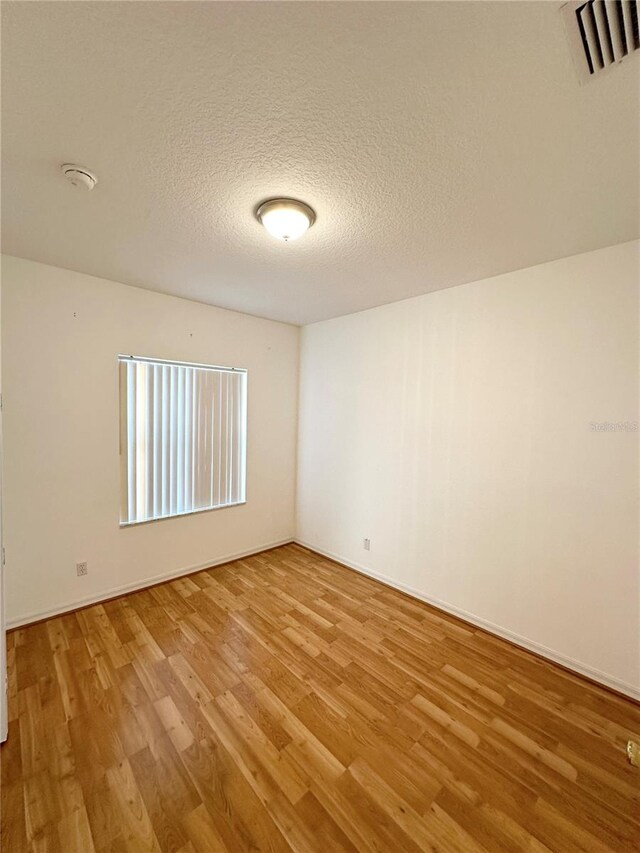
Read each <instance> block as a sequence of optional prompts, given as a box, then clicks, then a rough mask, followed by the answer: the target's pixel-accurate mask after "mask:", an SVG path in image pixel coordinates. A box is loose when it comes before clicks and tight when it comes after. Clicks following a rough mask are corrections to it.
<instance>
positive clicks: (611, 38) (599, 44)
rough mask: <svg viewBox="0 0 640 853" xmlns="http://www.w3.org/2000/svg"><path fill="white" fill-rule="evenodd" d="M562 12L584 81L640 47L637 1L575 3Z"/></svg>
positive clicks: (607, 0)
mask: <svg viewBox="0 0 640 853" xmlns="http://www.w3.org/2000/svg"><path fill="white" fill-rule="evenodd" d="M562 11H563V14H564V16H565V24H566V26H567V33H568V35H569V40H570V42H571V45H572V48H573V54H574V59H575V63H576V67H577V69H578V74H579V76H580V79H581V80H582V81H585V80H588V79H590V78H591V77H593V75H595V74H598V73H600V72H601V71H604V70H606V69H607V68H609V67H611V66H612V65H615V64H616V63H617V62H621V61H622V60H623V59H625V58H626V57H627V56H630V55H631V54H632V53H634V51H637V50H638V48H640V33H639V31H638V3H637V0H587V2H586V3H585V2H578V3H573V2H572V3H567V4H566V5H565V6H564V7H563V9H562Z"/></svg>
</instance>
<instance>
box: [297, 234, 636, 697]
mask: <svg viewBox="0 0 640 853" xmlns="http://www.w3.org/2000/svg"><path fill="white" fill-rule="evenodd" d="M638 245H639V244H638V243H637V242H631V243H625V244H622V245H618V246H613V247H610V248H607V249H602V250H598V251H594V252H589V253H587V254H583V255H576V256H574V257H570V258H566V259H563V260H559V261H553V262H551V263H547V264H543V265H541V266H537V267H532V268H530V269H524V270H520V271H518V272H513V273H509V274H507V275H502V276H497V277H495V278H490V279H486V280H484V281H479V282H475V283H473V284H469V285H464V286H461V287H456V288H453V289H450V290H443V291H440V292H437V293H430V294H427V295H426V296H422V297H418V298H415V299H410V300H407V301H404V302H397V303H394V304H391V305H387V306H383V307H380V308H375V309H372V310H369V311H364V312H361V313H358V314H353V315H351V316H347V317H342V318H338V319H335V320H330V321H327V322H323V323H318V324H315V325H311V326H307V327H305V328H304V329H303V333H302V342H301V368H300V371H301V381H300V412H299V439H298V447H299V456H298V528H297V529H298V534H297V535H298V539H299V540H300V541H302V542H303V543H306V544H308V545H309V546H310V547H312V548H316V549H318V550H321V551H323V552H325V553H327V554H330V555H334V556H335V557H336V558H337V559H340V560H343V561H345V562H347V563H349V564H351V565H352V566H354V567H356V568H359V569H361V570H363V571H365V572H367V573H370V574H374V575H377V576H379V577H381V578H383V579H385V580H387V581H389V582H390V583H392V584H394V585H396V586H399V587H401V588H403V589H406V590H408V591H411V592H413V593H414V594H417V595H419V596H421V597H423V598H425V599H427V600H429V601H432V602H435V603H438V604H440V605H441V606H444V607H446V608H447V609H449V610H451V611H453V612H457V613H460V614H462V615H464V616H466V617H468V618H471V619H472V620H473V621H475V622H476V623H477V624H481V625H485V626H488V627H491V628H492V629H494V630H498V631H499V632H500V633H502V634H503V635H504V636H507V637H511V638H512V639H515V640H516V641H518V642H521V643H523V644H525V645H528V646H529V647H530V648H533V649H536V650H538V651H542V652H543V653H545V654H547V655H548V656H550V657H554V658H555V659H556V660H559V661H561V662H564V663H567V664H569V665H570V666H572V667H574V668H576V669H578V670H581V671H583V672H584V673H586V674H589V675H592V676H594V677H596V678H599V679H600V680H601V681H605V682H607V683H609V684H611V685H613V686H616V687H618V688H620V689H623V690H625V691H627V692H629V693H632V694H634V695H638V696H640V621H639V605H640V600H639V599H640V583H639V567H638V443H639V433H638V432H637V422H638V419H639V414H638V283H639V263H638V257H639V256H638ZM594 425H596V426H594ZM603 425H604V426H603ZM607 425H609V426H607ZM365 537H367V538H370V539H371V550H370V551H365V550H364V549H363V539H364V538H365Z"/></svg>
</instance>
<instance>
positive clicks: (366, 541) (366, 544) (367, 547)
mask: <svg viewBox="0 0 640 853" xmlns="http://www.w3.org/2000/svg"><path fill="white" fill-rule="evenodd" d="M362 547H363V548H364V550H365V551H370V550H371V539H363V540H362Z"/></svg>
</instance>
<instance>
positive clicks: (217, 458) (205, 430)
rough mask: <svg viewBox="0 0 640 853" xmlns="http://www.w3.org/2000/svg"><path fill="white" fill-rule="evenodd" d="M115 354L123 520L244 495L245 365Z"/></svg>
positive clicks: (189, 509) (163, 514)
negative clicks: (220, 366) (118, 369)
mask: <svg viewBox="0 0 640 853" xmlns="http://www.w3.org/2000/svg"><path fill="white" fill-rule="evenodd" d="M118 361H119V368H120V460H121V510H120V523H121V524H136V523H139V522H141V521H151V520H152V519H158V518H167V517H168V516H172V515H181V514H184V513H190V512H197V511H199V510H205V509H214V508H217V507H223V506H231V505H233V504H238V503H243V502H244V500H245V491H246V432H247V428H246V424H247V373H246V370H238V369H235V368H234V369H231V368H219V367H207V366H201V365H191V364H181V363H177V362H166V361H158V360H154V359H144V358H137V357H130V356H120V357H119V358H118Z"/></svg>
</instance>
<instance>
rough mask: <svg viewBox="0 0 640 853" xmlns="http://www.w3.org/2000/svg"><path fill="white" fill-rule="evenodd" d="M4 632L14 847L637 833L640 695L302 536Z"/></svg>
mask: <svg viewBox="0 0 640 853" xmlns="http://www.w3.org/2000/svg"><path fill="white" fill-rule="evenodd" d="M8 645H9V676H10V713H9V717H10V728H9V739H8V741H7V743H6V744H5V745H4V746H3V747H2V749H1V750H0V757H1V761H2V795H1V805H2V850H3V853H27V851H28V853H35V851H38V853H41V851H55V853H94V851H95V853H107V851H108V852H109V853H120V851H136V853H137V852H138V851H155V852H156V853H157V851H164V853H215V851H229V853H240V852H241V851H248V850H253V851H288V850H296V851H322V853H329V851H340V850H349V851H353V850H360V851H403V852H404V851H406V853H415V851H424V850H432V851H442V853H448V851H475V850H484V851H490V853H494V851H517V850H527V851H548V850H552V851H561V852H562V853H568V851H573V850H580V851H596V850H597V851H605V850H612V851H616V853H620V851H626V850H629V851H630V850H638V849H639V847H638V842H639V839H640V771H639V770H638V769H637V768H633V767H631V766H630V765H629V764H628V763H627V762H626V759H625V746H626V742H627V740H628V739H629V738H630V737H631V736H633V735H635V736H636V737H637V736H638V734H640V706H638V705H637V704H635V703H633V702H631V701H626V700H625V699H623V698H621V697H617V696H616V695H614V694H611V693H609V692H607V691H606V690H604V689H600V688H598V687H597V686H594V685H591V684H589V683H588V682H585V681H582V680H581V679H579V678H577V677H574V676H572V675H570V674H569V673H567V672H565V671H563V670H561V669H559V668H557V667H555V666H554V665H552V664H549V663H546V662H545V661H541V660H539V659H538V658H536V657H534V656H532V655H530V654H528V653H527V652H524V651H521V650H519V649H517V648H515V647H514V646H511V645H510V644H508V643H506V642H505V641H503V640H500V639H497V638H495V637H493V636H491V635H489V634H487V633H485V632H483V631H480V630H476V629H474V628H472V627H470V626H469V625H467V624H465V623H463V622H460V621H458V620H456V619H454V618H451V617H449V616H447V615H445V614H443V613H442V612H440V611H437V610H435V609H434V608H431V607H429V606H427V605H424V604H422V603H419V602H417V601H415V600H413V599H411V598H409V597H407V596H404V595H402V594H401V593H398V592H395V591H393V590H390V589H388V588H387V587H385V586H383V585H381V584H379V583H377V582H375V581H373V580H370V579H368V578H365V577H362V576H360V575H358V574H356V573H354V572H351V571H350V570H348V569H346V568H344V567H342V566H339V565H337V564H335V563H332V562H331V561H329V560H325V559H323V558H321V557H319V556H318V555H316V554H313V553H311V552H309V551H306V550H305V549H303V548H300V547H298V546H295V545H288V546H285V547H282V548H278V549H275V550H273V551H268V552H264V553H263V554H259V555H256V556H254V557H251V558H247V559H244V560H238V561H237V562H234V563H230V564H228V565H225V566H221V567H218V568H214V569H210V570H208V571H203V572H199V573H198V574H195V575H191V576H189V577H186V578H182V579H179V580H175V581H172V582H168V583H166V584H163V585H161V586H156V587H153V588H151V589H148V590H144V591H141V592H137V593H133V594H131V595H128V596H126V597H123V598H120V599H117V600H114V601H111V602H108V603H105V604H101V605H96V606H93V607H88V608H86V609H84V610H80V611H78V612H76V613H73V614H69V615H66V616H60V617H57V618H54V619H50V620H49V621H47V622H44V623H40V624H37V625H33V626H31V627H28V628H26V629H22V630H17V631H14V632H12V633H10V635H9V638H8Z"/></svg>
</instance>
